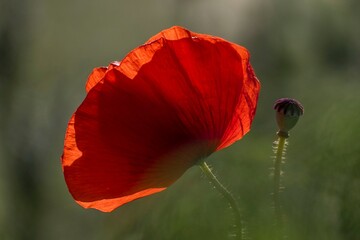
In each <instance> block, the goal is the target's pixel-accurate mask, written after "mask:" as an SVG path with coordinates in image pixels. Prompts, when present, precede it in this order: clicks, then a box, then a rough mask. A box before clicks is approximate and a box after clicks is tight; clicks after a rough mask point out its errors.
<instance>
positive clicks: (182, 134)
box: [62, 27, 260, 212]
mask: <svg viewBox="0 0 360 240" xmlns="http://www.w3.org/2000/svg"><path fill="white" fill-rule="evenodd" d="M195 35H196V34H194V33H191V32H189V31H188V30H186V29H183V28H180V27H174V28H171V29H168V30H165V31H163V32H162V33H160V35H156V36H155V37H154V38H152V39H150V40H149V41H148V43H147V44H145V45H142V46H140V47H138V48H136V49H135V50H133V51H132V52H131V53H129V54H128V55H127V56H126V57H125V58H124V59H123V60H122V61H121V63H120V64H118V65H114V66H113V67H111V68H110V67H109V68H108V69H107V70H106V71H105V72H104V70H103V69H102V70H98V71H99V72H98V73H94V74H92V75H93V76H92V77H91V75H90V77H91V78H92V79H93V80H91V81H90V80H89V81H90V83H91V84H90V83H89V86H91V87H89V89H91V91H89V92H88V95H87V96H86V98H85V100H84V102H83V103H82V104H81V106H80V107H79V108H78V109H77V111H76V112H75V113H74V115H73V117H72V118H71V120H70V122H69V125H68V129H67V133H66V136H65V147H64V153H63V157H62V165H63V171H64V175H65V179H66V182H67V185H68V188H69V190H70V192H71V194H72V195H73V197H74V199H75V200H76V201H77V202H78V203H79V204H80V205H82V206H83V207H86V208H89V207H90V208H96V209H98V210H101V211H106V212H108V211H112V210H113V209H115V208H117V207H119V206H121V205H123V204H125V203H127V202H130V201H132V200H135V199H138V198H141V197H144V196H147V195H150V194H153V193H156V192H159V191H162V190H164V189H165V188H166V187H168V186H170V185H171V184H172V183H174V182H175V181H176V180H177V179H178V178H179V177H180V176H181V175H182V174H183V173H184V172H185V171H186V170H187V169H188V168H189V167H191V166H193V165H194V164H196V162H197V161H198V160H199V159H201V158H204V157H206V156H208V155H210V154H211V153H212V152H214V151H217V150H220V149H222V148H224V147H226V146H229V145H230V144H231V143H233V142H234V141H236V140H238V139H240V138H241V137H242V136H243V135H244V134H245V133H246V132H248V131H249V129H250V125H251V122H252V119H253V117H254V113H255V109H256V101H257V97H258V91H259V88H260V85H259V82H258V80H257V79H256V77H255V75H254V74H253V71H252V69H251V66H250V64H249V54H248V52H247V50H246V49H245V48H242V47H238V46H237V45H235V44H232V43H229V42H227V41H225V40H223V39H221V38H216V37H211V36H207V35H202V34H198V35H196V36H197V37H193V36H195ZM94 71H95V70H94ZM102 74H104V75H102ZM90 77H89V79H90ZM99 79H100V80H99ZM89 81H88V82H89ZM99 81H101V83H102V84H97V83H99Z"/></svg>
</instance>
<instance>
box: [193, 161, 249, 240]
mask: <svg viewBox="0 0 360 240" xmlns="http://www.w3.org/2000/svg"><path fill="white" fill-rule="evenodd" d="M199 166H200V168H201V170H202V171H203V172H204V173H205V176H206V177H207V178H208V179H209V181H210V182H211V183H212V184H213V185H214V187H215V189H216V190H217V191H219V192H220V193H221V194H222V195H223V196H224V198H225V199H226V200H227V201H228V203H229V205H230V207H231V209H232V210H233V214H234V218H235V227H236V239H238V240H243V239H244V236H243V234H244V231H243V226H242V221H241V214H240V209H239V207H238V204H237V202H236V200H235V198H234V197H233V195H232V194H231V193H230V192H229V191H228V190H227V189H226V188H225V187H224V185H222V184H221V183H220V181H219V180H218V179H217V177H216V176H215V175H214V174H213V172H212V171H211V169H210V167H209V165H207V163H206V162H205V161H202V162H201V163H200V164H199Z"/></svg>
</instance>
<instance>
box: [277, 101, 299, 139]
mask: <svg viewBox="0 0 360 240" xmlns="http://www.w3.org/2000/svg"><path fill="white" fill-rule="evenodd" d="M274 109H275V111H276V121H277V124H278V126H279V132H278V133H277V134H278V135H279V136H281V137H285V138H287V137H289V133H288V131H289V130H290V129H292V128H293V127H294V126H295V125H296V123H297V121H298V120H299V117H300V116H301V115H303V114H304V107H303V106H302V105H301V103H300V102H298V101H297V100H295V99H291V98H280V99H278V100H276V102H275V104H274Z"/></svg>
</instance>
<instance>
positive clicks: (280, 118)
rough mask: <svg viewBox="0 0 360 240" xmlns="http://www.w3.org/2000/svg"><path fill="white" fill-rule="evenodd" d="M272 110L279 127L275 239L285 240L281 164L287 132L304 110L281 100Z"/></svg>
mask: <svg viewBox="0 0 360 240" xmlns="http://www.w3.org/2000/svg"><path fill="white" fill-rule="evenodd" d="M274 109H275V111H276V122H277V124H278V127H279V131H278V132H277V135H278V137H279V138H278V140H277V141H275V142H274V152H275V161H274V173H273V176H274V189H273V204H274V211H275V239H277V240H280V239H285V238H286V236H285V232H284V213H283V211H282V208H281V202H280V189H281V188H282V186H281V176H282V171H281V164H282V163H284V161H285V150H286V145H287V140H286V139H287V138H288V137H289V131H290V129H292V128H293V127H294V126H295V125H296V123H297V122H298V120H299V117H300V116H301V115H303V114H304V108H303V106H302V105H301V103H300V102H298V101H297V100H295V99H290V98H281V99H278V100H277V101H276V102H275V105H274Z"/></svg>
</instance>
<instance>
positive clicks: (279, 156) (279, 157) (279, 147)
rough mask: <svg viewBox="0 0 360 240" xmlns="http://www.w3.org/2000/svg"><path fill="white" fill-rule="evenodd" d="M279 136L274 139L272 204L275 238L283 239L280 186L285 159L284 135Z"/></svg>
mask: <svg viewBox="0 0 360 240" xmlns="http://www.w3.org/2000/svg"><path fill="white" fill-rule="evenodd" d="M278 136H279V138H278V140H277V141H275V146H274V150H275V152H276V155H275V161H274V189H273V190H274V192H273V204H274V210H275V226H276V238H275V239H284V233H283V217H284V215H283V212H282V208H281V204H280V188H281V175H282V174H281V163H282V161H283V160H284V159H285V156H284V154H285V149H286V137H285V136H282V135H280V134H278Z"/></svg>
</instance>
